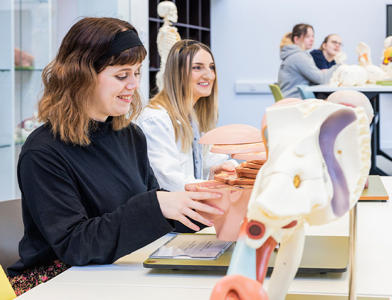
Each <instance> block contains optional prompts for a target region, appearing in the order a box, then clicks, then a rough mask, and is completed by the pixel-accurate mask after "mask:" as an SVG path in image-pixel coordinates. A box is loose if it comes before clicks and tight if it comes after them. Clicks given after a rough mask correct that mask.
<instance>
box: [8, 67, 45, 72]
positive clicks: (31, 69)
mask: <svg viewBox="0 0 392 300" xmlns="http://www.w3.org/2000/svg"><path fill="white" fill-rule="evenodd" d="M43 70H44V69H34V68H30V67H15V71H27V72H42V71H43Z"/></svg>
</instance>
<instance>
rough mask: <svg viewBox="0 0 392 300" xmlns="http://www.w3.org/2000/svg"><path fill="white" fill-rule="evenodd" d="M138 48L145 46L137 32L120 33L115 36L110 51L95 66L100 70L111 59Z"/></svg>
mask: <svg viewBox="0 0 392 300" xmlns="http://www.w3.org/2000/svg"><path fill="white" fill-rule="evenodd" d="M137 46H143V43H142V42H141V41H140V39H139V36H138V35H137V33H136V31H135V30H127V31H120V32H119V33H117V34H116V35H115V36H114V38H113V41H112V42H111V43H110V47H109V50H108V51H107V52H106V53H105V54H104V55H102V56H101V57H100V58H99V59H98V61H97V62H96V63H95V64H94V65H95V68H96V69H99V68H100V67H99V66H101V65H102V64H104V62H105V61H106V60H107V59H109V58H110V57H112V56H116V55H119V54H120V53H121V52H123V51H124V50H127V49H131V48H134V47H137Z"/></svg>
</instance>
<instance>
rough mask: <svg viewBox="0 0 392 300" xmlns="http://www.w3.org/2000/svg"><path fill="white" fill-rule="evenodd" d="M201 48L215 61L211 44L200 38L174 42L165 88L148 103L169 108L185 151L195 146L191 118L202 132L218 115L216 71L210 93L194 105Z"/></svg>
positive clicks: (164, 82) (168, 59)
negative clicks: (194, 80) (194, 75)
mask: <svg viewBox="0 0 392 300" xmlns="http://www.w3.org/2000/svg"><path fill="white" fill-rule="evenodd" d="M200 50H205V51H207V52H208V53H209V54H210V55H211V57H212V60H213V62H214V64H215V60H214V56H213V55H212V52H211V50H210V48H209V47H208V46H206V45H205V44H203V43H201V42H198V41H194V40H181V41H178V42H177V43H175V44H174V45H173V47H172V48H171V50H170V52H169V54H168V57H167V60H166V67H165V72H164V75H163V89H162V91H161V92H159V93H158V94H157V95H156V96H154V97H153V98H152V99H151V100H150V103H149V104H148V106H149V107H151V108H155V109H159V108H160V107H163V108H164V109H166V111H167V112H168V114H169V116H170V119H171V122H172V124H173V127H174V132H175V137H176V141H178V140H180V141H181V144H182V149H181V150H182V151H183V152H186V151H188V150H189V149H190V148H191V146H192V140H193V130H192V125H191V122H190V119H193V120H196V121H197V122H198V125H199V130H200V132H207V131H209V130H211V129H213V128H214V127H215V126H216V122H217V119H218V81H217V80H218V79H217V76H216V72H215V81H214V84H213V87H212V91H211V94H210V95H209V96H208V97H201V98H200V99H198V100H197V102H196V104H195V105H193V97H192V86H191V77H192V63H193V58H194V57H195V55H196V53H197V52H199V51H200Z"/></svg>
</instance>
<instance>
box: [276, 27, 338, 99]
mask: <svg viewBox="0 0 392 300" xmlns="http://www.w3.org/2000/svg"><path fill="white" fill-rule="evenodd" d="M289 37H290V39H291V42H292V44H291V45H284V46H283V47H282V48H281V50H280V58H281V59H282V63H281V65H280V68H279V73H278V84H279V86H280V89H281V90H282V93H283V96H284V97H286V98H289V97H293V98H300V93H299V92H298V90H297V86H298V85H310V84H323V83H327V82H328V81H329V79H330V78H331V76H332V73H333V72H334V71H335V68H336V66H337V65H336V66H334V67H332V68H330V69H329V70H328V71H321V70H320V69H319V68H317V66H316V64H315V63H314V61H313V58H312V56H311V55H310V54H309V53H308V50H309V49H311V48H312V46H313V42H314V31H313V27H312V26H311V25H308V24H297V25H295V26H294V27H293V30H292V31H291V35H289Z"/></svg>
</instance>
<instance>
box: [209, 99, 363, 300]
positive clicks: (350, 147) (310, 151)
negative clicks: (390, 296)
mask: <svg viewBox="0 0 392 300" xmlns="http://www.w3.org/2000/svg"><path fill="white" fill-rule="evenodd" d="M354 96H355V95H354ZM335 101H336V99H335ZM343 102H344V103H345V104H346V105H342V104H337V103H333V102H330V101H322V100H317V99H309V100H306V101H301V100H298V99H285V100H281V101H279V102H278V103H277V104H275V105H274V106H272V107H270V108H268V109H267V111H266V115H265V116H264V120H263V124H264V125H263V128H262V133H263V141H264V143H265V144H266V149H267V155H268V159H267V161H266V163H265V164H264V165H263V166H262V168H261V169H260V171H259V172H258V174H257V177H256V181H255V184H254V187H253V190H252V193H251V196H250V200H249V204H248V211H247V215H246V218H245V219H244V221H243V223H242V226H241V230H240V236H239V238H238V240H237V243H236V247H235V249H234V252H233V255H232V259H231V262H230V267H229V270H228V272H227V276H225V277H224V278H222V279H221V280H220V281H219V282H218V283H217V285H216V286H215V288H214V290H213V292H212V295H211V299H212V300H218V299H219V300H220V299H255V300H256V299H259V300H265V299H270V300H283V299H284V298H285V295H286V293H287V291H288V288H289V286H290V283H291V281H292V280H293V278H294V276H295V274H296V272H297V268H298V266H299V263H300V260H301V257H302V251H303V245H304V239H305V234H304V224H305V223H308V224H310V225H320V224H326V223H329V222H331V221H333V220H335V219H336V218H339V217H341V216H343V215H344V214H346V213H347V212H348V211H349V210H350V209H351V208H352V207H353V206H354V205H355V203H356V201H357V200H358V198H359V197H360V194H361V192H362V190H363V187H364V184H365V181H366V179H367V175H368V173H369V169H370V132H369V119H368V117H367V114H366V112H365V109H366V108H365V109H364V108H363V107H361V106H357V107H355V106H356V105H358V102H355V101H354V102H352V101H350V99H347V98H345V99H342V101H341V102H340V103H343ZM278 243H280V247H279V250H278V254H277V257H276V261H275V266H274V270H273V273H272V275H271V278H270V280H269V282H268V291H265V290H264V288H263V280H264V278H265V274H266V271H267V266H268V260H269V257H270V255H271V253H272V251H273V250H274V248H275V247H276V245H277V244H278Z"/></svg>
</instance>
